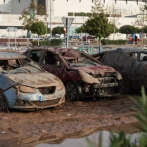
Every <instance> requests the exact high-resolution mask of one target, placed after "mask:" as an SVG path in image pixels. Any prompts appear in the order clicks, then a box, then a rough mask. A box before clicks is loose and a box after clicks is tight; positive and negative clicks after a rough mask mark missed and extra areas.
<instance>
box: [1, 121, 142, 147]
mask: <svg viewBox="0 0 147 147" xmlns="http://www.w3.org/2000/svg"><path fill="white" fill-rule="evenodd" d="M136 126H140V124H139V123H133V124H123V125H119V126H111V127H104V128H101V129H97V130H85V131H81V132H80V131H79V132H74V133H71V134H60V135H49V134H40V135H31V134H30V135H26V136H21V137H18V138H16V137H15V138H11V139H7V140H3V141H2V140H1V141H0V147H10V146H11V147H76V146H77V147H88V145H87V143H86V139H85V137H86V136H88V138H89V139H90V140H92V141H93V142H95V144H96V143H97V141H98V138H99V134H100V131H102V132H103V147H105V146H108V145H109V144H110V141H109V137H110V132H114V133H119V132H120V131H121V130H124V131H125V133H126V134H133V135H131V142H134V141H136V136H137V138H138V137H139V136H140V135H141V132H140V130H139V129H137V128H136ZM128 128H129V129H128ZM134 133H135V134H134ZM91 134H92V135H91Z"/></svg>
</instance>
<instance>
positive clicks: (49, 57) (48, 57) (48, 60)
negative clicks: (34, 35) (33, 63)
mask: <svg viewBox="0 0 147 147" xmlns="http://www.w3.org/2000/svg"><path fill="white" fill-rule="evenodd" d="M56 58H57V57H56V55H55V54H53V53H51V52H47V53H46V54H45V57H44V63H45V64H50V65H53V66H55V65H56V61H57V59H56Z"/></svg>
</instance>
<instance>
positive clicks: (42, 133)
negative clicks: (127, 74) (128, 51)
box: [0, 95, 137, 147]
mask: <svg viewBox="0 0 147 147" xmlns="http://www.w3.org/2000/svg"><path fill="white" fill-rule="evenodd" d="M133 106H134V104H133V102H132V101H131V100H130V99H129V98H128V96H127V95H122V96H120V97H118V98H111V99H104V100H100V101H99V100H96V101H94V100H87V101H83V102H66V103H65V104H64V105H63V106H61V107H57V108H54V109H46V110H42V111H35V112H19V111H11V112H9V113H0V132H1V133H0V147H9V146H10V145H11V147H22V146H23V147H33V146H35V145H39V144H43V143H50V144H52V143H54V144H61V143H62V142H63V145H65V144H66V142H64V140H66V139H67V140H68V139H71V138H82V137H85V136H87V135H90V134H93V133H95V132H98V131H100V130H101V129H102V128H103V129H104V130H105V129H106V127H110V129H109V128H108V129H106V130H108V131H110V130H111V129H112V128H111V127H112V126H118V127H119V126H120V125H122V124H124V125H128V124H131V123H135V122H137V120H136V119H135V118H134V117H133V115H134V114H135V112H134V111H133V110H132V109H131V108H132V107H133ZM119 128H120V127H119ZM122 129H123V128H122ZM133 130H134V131H133V132H128V133H136V132H137V130H135V129H133ZM83 140H84V139H83ZM76 142H77V143H78V141H76ZM69 144H72V143H70V142H69ZM61 145H62V144H61ZM48 146H52V145H48ZM39 147H46V146H45V145H41V146H39ZM61 147H62V146H61ZM67 147H72V145H67Z"/></svg>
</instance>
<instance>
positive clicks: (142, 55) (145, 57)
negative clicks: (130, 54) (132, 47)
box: [138, 53, 147, 61]
mask: <svg viewBox="0 0 147 147" xmlns="http://www.w3.org/2000/svg"><path fill="white" fill-rule="evenodd" d="M138 60H139V61H147V54H145V53H140V55H139V59H138Z"/></svg>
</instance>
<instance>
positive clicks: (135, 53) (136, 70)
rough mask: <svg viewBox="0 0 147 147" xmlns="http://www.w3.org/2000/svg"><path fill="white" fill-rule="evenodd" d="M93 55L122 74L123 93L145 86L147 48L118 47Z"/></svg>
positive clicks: (146, 81) (146, 80) (146, 77)
mask: <svg viewBox="0 0 147 147" xmlns="http://www.w3.org/2000/svg"><path fill="white" fill-rule="evenodd" d="M93 57H94V58H95V59H97V60H99V61H101V62H102V63H103V64H105V65H108V66H110V67H113V68H115V69H116V70H117V71H119V72H120V73H121V74H122V77H123V80H122V92H123V93H131V92H132V91H136V92H137V91H139V90H141V86H145V87H146V88H147V50H142V49H134V48H118V49H116V50H112V51H105V52H102V53H99V54H95V55H93Z"/></svg>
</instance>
